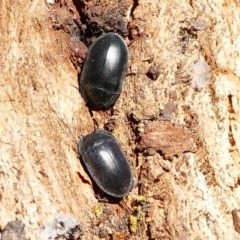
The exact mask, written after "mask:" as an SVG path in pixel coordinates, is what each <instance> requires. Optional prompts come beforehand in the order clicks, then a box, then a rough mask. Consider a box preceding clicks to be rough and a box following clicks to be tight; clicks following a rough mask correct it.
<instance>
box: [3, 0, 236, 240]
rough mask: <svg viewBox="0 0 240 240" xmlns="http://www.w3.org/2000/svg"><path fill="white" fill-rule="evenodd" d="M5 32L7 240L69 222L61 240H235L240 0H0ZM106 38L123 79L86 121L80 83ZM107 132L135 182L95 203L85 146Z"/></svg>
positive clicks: (36, 234)
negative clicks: (116, 42)
mask: <svg viewBox="0 0 240 240" xmlns="http://www.w3.org/2000/svg"><path fill="white" fill-rule="evenodd" d="M0 30H1V34H0V52H1V56H2V57H1V58H0V94H1V100H0V112H1V118H0V133H1V135H0V229H1V231H3V232H2V233H1V236H2V239H3V240H6V239H39V238H40V237H41V239H44V236H45V239H47V238H46V236H47V235H41V234H42V229H43V228H44V227H45V230H46V229H50V228H52V231H54V227H55V228H61V227H62V228H64V227H66V221H68V222H71V224H72V225H71V226H75V227H72V228H71V227H69V229H67V230H66V232H65V233H64V234H63V233H62V235H61V234H60V235H58V236H56V235H54V237H55V239H80V238H81V239H85V240H87V239H114V240H120V239H179V240H185V239H194V240H196V239H204V240H206V239H211V240H213V239H223V240H224V239H240V227H239V223H240V220H239V219H240V217H239V216H240V213H239V212H238V210H239V209H240V186H239V185H240V34H239V33H240V2H239V1H238V0H235V1H234V0H229V1H207V0H204V1H200V0H197V1H182V0H180V1H175V0H171V1H162V0H125V1H124V0H114V1H111V0H105V1H97V0H92V1H91V0H85V1H84V0H73V1H71V0H65V1H64V0H60V1H54V0H46V1H38V0H32V1H27V0H15V1H13V0H0ZM111 31H113V32H117V33H119V34H120V35H121V36H122V37H123V38H124V40H125V41H126V43H127V44H128V49H129V53H130V60H129V61H130V63H129V68H128V74H127V77H126V79H125V82H124V86H123V91H122V94H121V96H120V98H119V99H118V101H117V102H116V104H115V105H114V107H113V109H111V110H106V111H91V110H89V108H88V107H87V106H86V104H85V102H84V100H83V98H82V97H81V94H80V93H79V85H78V77H79V74H80V73H81V68H82V64H83V61H84V58H85V55H86V51H87V49H88V47H89V45H90V44H91V43H92V41H93V40H94V39H95V38H96V37H97V36H100V35H101V34H104V33H105V32H111ZM103 128H104V129H106V130H108V131H111V132H112V133H113V135H114V136H115V137H116V138H117V140H118V141H119V143H120V144H121V147H122V149H123V150H124V152H125V154H126V156H127V158H128V159H129V162H130V164H131V167H132V171H133V175H134V181H135V185H134V188H133V189H132V191H131V192H130V193H129V194H128V195H127V196H126V197H125V198H123V199H122V200H120V201H115V200H109V201H106V202H103V203H100V202H99V201H100V200H99V199H98V198H97V197H96V194H97V193H98V192H99V190H98V188H97V187H96V186H95V185H94V183H93V182H92V180H91V178H90V177H89V175H88V173H87V171H86V169H85V168H84V166H83V165H82V162H81V159H80V156H79V153H78V150H77V144H78V141H79V139H80V138H81V137H83V136H85V135H86V134H88V133H91V132H92V131H94V130H95V129H103ZM100 195H101V194H100ZM101 200H102V199H101ZM59 219H60V220H59ZM61 219H63V220H61ZM58 220H59V222H58ZM61 221H63V222H64V221H65V222H64V224H65V225H64V224H62V222H61ZM54 224H55V225H54ZM78 224H80V225H78ZM66 228H67V227H66ZM49 231H50V230H49ZM71 237H72V238H71Z"/></svg>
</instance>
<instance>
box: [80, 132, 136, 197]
mask: <svg viewBox="0 0 240 240" xmlns="http://www.w3.org/2000/svg"><path fill="white" fill-rule="evenodd" d="M78 150H79V152H80V155H81V157H82V160H83V162H84V164H85V166H86V168H87V170H88V172H89V173H90V175H91V177H92V179H93V180H94V182H95V183H96V184H97V185H98V187H99V188H100V189H101V190H103V191H104V192H105V193H107V194H108V195H110V196H113V197H116V198H122V197H124V196H125V195H127V194H128V192H129V191H130V190H131V189H132V186H133V180H132V172H131V167H130V164H129V162H128V160H127V158H126V157H125V155H124V153H123V151H122V150H121V148H120V146H119V143H118V142H117V140H116V139H115V137H114V136H113V135H112V134H111V133H110V132H107V131H105V130H97V131H95V132H93V133H91V134H88V135H87V136H85V137H84V138H82V139H81V140H80V141H79V144H78Z"/></svg>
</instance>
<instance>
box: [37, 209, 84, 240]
mask: <svg viewBox="0 0 240 240" xmlns="http://www.w3.org/2000/svg"><path fill="white" fill-rule="evenodd" d="M82 234H83V233H82V230H81V228H80V225H79V223H78V221H77V219H75V218H74V217H72V216H66V215H64V214H62V213H58V214H56V215H55V217H54V219H53V220H52V221H51V222H48V223H47V224H46V225H45V226H44V227H43V229H42V231H41V232H40V237H39V239H40V240H54V239H58V238H59V237H65V238H64V239H70V238H71V237H75V238H74V239H78V237H80V236H81V235H82ZM71 239H72V238H71Z"/></svg>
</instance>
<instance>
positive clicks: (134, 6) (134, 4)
mask: <svg viewBox="0 0 240 240" xmlns="http://www.w3.org/2000/svg"><path fill="white" fill-rule="evenodd" d="M138 5H139V3H138V0H133V5H132V8H131V10H130V17H131V18H134V16H133V13H134V11H135V9H136V8H137V6H138Z"/></svg>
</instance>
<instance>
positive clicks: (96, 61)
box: [79, 33, 128, 109]
mask: <svg viewBox="0 0 240 240" xmlns="http://www.w3.org/2000/svg"><path fill="white" fill-rule="evenodd" d="M127 68H128V48H127V45H126V43H125V42H124V40H123V39H122V38H121V37H120V36H119V35H118V34H116V33H106V34H104V35H102V36H100V37H99V38H97V40H96V41H95V42H94V43H93V44H92V45H91V46H90V48H89V50H88V53H87V56H86V59H85V61H84V66H83V69H82V73H81V76H80V80H79V85H80V92H81V94H82V96H83V98H84V100H85V101H86V102H87V104H88V105H89V107H91V108H93V109H107V108H110V107H112V106H113V105H114V104H115V102H116V101H117V99H118V98H119V96H120V94H121V92H122V85H123V81H124V79H125V77H126V72H127Z"/></svg>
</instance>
